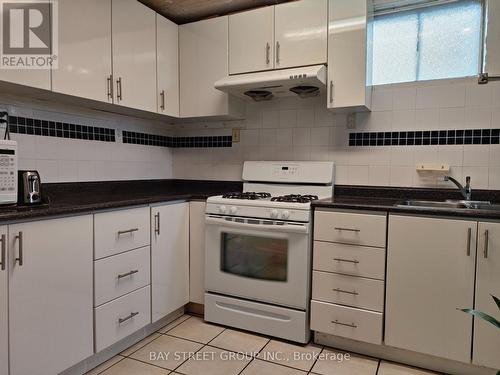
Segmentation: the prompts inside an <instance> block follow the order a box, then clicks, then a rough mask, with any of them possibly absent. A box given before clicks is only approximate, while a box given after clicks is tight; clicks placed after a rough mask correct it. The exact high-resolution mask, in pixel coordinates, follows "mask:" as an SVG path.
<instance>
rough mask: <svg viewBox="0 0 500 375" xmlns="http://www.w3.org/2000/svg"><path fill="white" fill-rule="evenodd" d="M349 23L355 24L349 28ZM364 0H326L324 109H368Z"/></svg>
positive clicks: (367, 61) (367, 34)
mask: <svg viewBox="0 0 500 375" xmlns="http://www.w3.org/2000/svg"><path fill="white" fill-rule="evenodd" d="M352 25H355V27H353V26H352ZM367 26H368V7H367V0H352V1H344V0H330V5H329V25H328V79H329V85H328V108H330V109H343V108H350V109H351V110H355V111H357V110H359V111H364V110H369V109H370V107H371V86H370V85H371V83H370V82H371V79H370V78H367V69H366V68H367V64H370V65H371V60H372V58H371V52H370V51H371V48H368V45H371V43H369V42H368V38H369V37H371V33H368V32H367Z"/></svg>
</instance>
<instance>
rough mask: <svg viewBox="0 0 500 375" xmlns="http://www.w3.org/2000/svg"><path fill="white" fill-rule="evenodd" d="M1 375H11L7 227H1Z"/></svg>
mask: <svg viewBox="0 0 500 375" xmlns="http://www.w3.org/2000/svg"><path fill="white" fill-rule="evenodd" d="M0 241H1V242H0V375H9V356H8V355H9V336H8V332H9V326H8V324H9V321H8V320H7V316H8V314H7V313H8V307H7V306H8V305H7V295H8V290H7V279H8V276H7V275H8V270H7V264H8V262H9V261H8V259H7V226H1V227H0Z"/></svg>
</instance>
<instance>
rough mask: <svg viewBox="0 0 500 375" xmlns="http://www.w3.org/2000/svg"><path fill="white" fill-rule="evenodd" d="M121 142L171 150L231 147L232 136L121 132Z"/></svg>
mask: <svg viewBox="0 0 500 375" xmlns="http://www.w3.org/2000/svg"><path fill="white" fill-rule="evenodd" d="M122 141H123V143H127V144H135V145H147V146H158V147H171V148H204V147H209V148H213V147H232V146H233V137H232V136H225V135H224V136H222V135H215V136H203V137H169V136H164V135H157V134H148V133H138V132H131V131H127V130H123V131H122Z"/></svg>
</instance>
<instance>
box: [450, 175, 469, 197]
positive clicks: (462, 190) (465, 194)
mask: <svg viewBox="0 0 500 375" xmlns="http://www.w3.org/2000/svg"><path fill="white" fill-rule="evenodd" d="M444 180H445V181H451V182H453V183H454V184H455V185H457V187H458V189H459V190H460V193H461V194H462V196H463V197H464V198H465V200H468V201H470V200H471V198H472V189H471V187H470V176H467V177H465V187H464V186H462V184H461V183H460V182H458V181H457V180H455V179H454V178H453V177H451V176H444Z"/></svg>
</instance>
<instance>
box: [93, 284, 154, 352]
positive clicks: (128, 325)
mask: <svg viewBox="0 0 500 375" xmlns="http://www.w3.org/2000/svg"><path fill="white" fill-rule="evenodd" d="M150 292H151V288H150V286H149V285H148V286H146V287H144V288H142V289H139V290H136V291H135V292H132V293H130V294H127V295H125V296H123V297H120V298H118V299H116V300H114V301H111V302H108V303H106V304H104V305H102V306H99V307H97V308H96V309H95V340H96V351H97V352H99V351H101V350H103V349H105V348H107V347H108V346H110V345H113V344H114V343H115V342H117V341H119V340H121V339H123V338H124V337H127V336H128V335H130V334H132V333H134V332H135V331H137V330H139V329H141V328H142V327H144V326H146V325H148V324H149V323H151V308H150V306H151V303H150Z"/></svg>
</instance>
